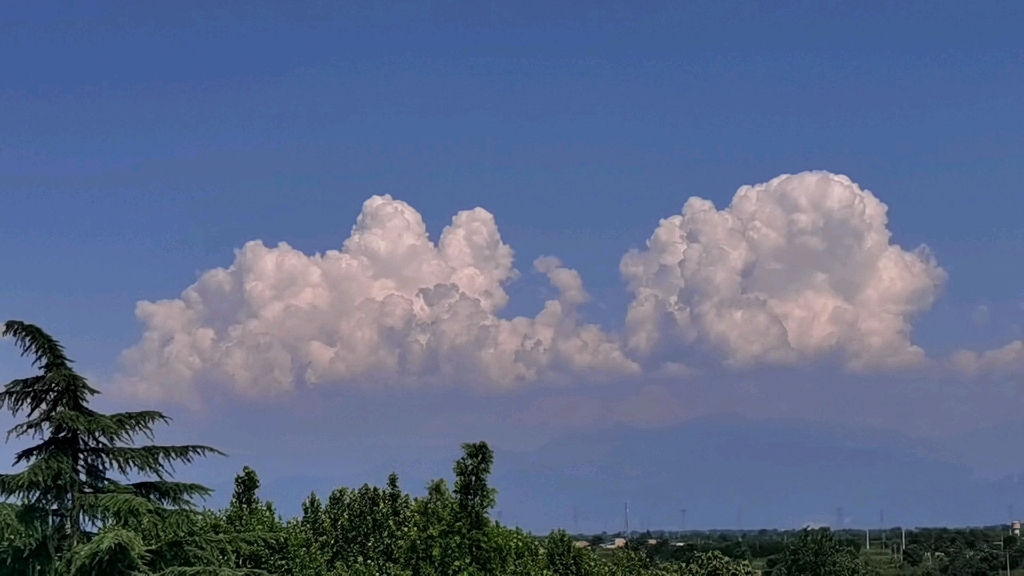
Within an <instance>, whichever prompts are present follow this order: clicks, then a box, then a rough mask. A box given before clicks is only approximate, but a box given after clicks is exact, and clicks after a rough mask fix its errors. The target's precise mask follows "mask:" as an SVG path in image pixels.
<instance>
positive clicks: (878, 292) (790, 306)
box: [620, 172, 946, 370]
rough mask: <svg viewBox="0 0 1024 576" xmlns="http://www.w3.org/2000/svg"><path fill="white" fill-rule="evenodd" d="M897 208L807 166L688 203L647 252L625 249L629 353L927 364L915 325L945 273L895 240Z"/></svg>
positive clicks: (861, 366)
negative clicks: (721, 201)
mask: <svg viewBox="0 0 1024 576" xmlns="http://www.w3.org/2000/svg"><path fill="white" fill-rule="evenodd" d="M886 211H887V207H886V205H885V204H883V203H882V202H880V201H879V200H878V199H877V198H876V197H875V196H874V195H873V194H871V192H869V191H867V190H862V189H861V188H860V187H859V186H857V185H856V184H854V183H853V182H851V181H850V180H849V179H848V178H846V177H845V176H839V175H835V174H830V173H827V172H805V173H801V174H797V175H784V176H779V177H778V178H775V179H773V180H771V181H770V182H767V183H765V184H759V185H757V186H744V187H742V188H740V189H739V190H738V191H737V192H736V195H735V196H734V197H733V199H732V202H731V204H730V205H729V206H728V207H726V208H724V209H722V210H718V209H716V208H715V206H714V205H713V204H712V203H711V202H710V201H708V200H705V199H701V198H696V197H694V198H690V199H689V200H688V201H687V202H686V204H685V206H684V207H683V211H682V214H680V215H676V216H672V217H670V218H666V219H664V220H662V221H661V223H660V225H659V226H658V228H657V229H656V230H655V232H654V234H653V235H652V236H651V238H650V240H648V241H647V248H646V249H645V250H635V251H631V252H630V253H628V254H626V255H625V256H624V257H623V258H622V261H621V264H620V269H621V272H622V275H623V277H624V278H625V279H626V281H627V282H628V284H629V289H630V290H631V291H632V292H633V294H634V299H633V301H632V303H631V304H630V305H629V309H628V312H627V318H626V329H627V339H628V349H629V351H630V352H631V353H632V354H635V355H636V356H638V357H649V358H656V357H663V356H664V355H668V356H669V357H671V356H672V354H673V353H674V352H676V351H679V350H681V349H693V348H704V349H711V350H714V351H715V352H717V353H718V354H719V355H721V357H722V358H723V359H724V361H725V362H726V363H727V364H730V365H734V366H745V365H751V364H757V363H768V364H793V363H797V362H801V361H807V360H810V359H814V358H820V357H825V356H837V357H838V358H840V359H841V361H842V362H843V363H844V364H845V365H846V366H847V367H848V368H850V369H854V370H867V369H876V368H895V367H905V366H913V365H916V364H919V363H920V362H921V361H922V360H923V359H924V358H925V355H924V351H923V350H922V349H921V348H920V347H918V346H916V345H914V344H913V343H912V342H911V339H910V331H911V324H910V322H911V319H912V318H913V317H914V315H915V314H918V313H920V312H922V311H924V310H926V309H927V308H928V307H929V306H930V305H931V304H932V302H933V301H934V299H935V298H936V296H937V294H938V292H939V290H940V287H941V285H942V284H943V282H944V280H945V277H946V275H945V272H944V271H943V270H942V269H941V268H940V267H939V266H938V264H937V263H936V262H935V259H934V258H933V257H932V256H931V255H930V254H929V252H928V251H927V249H926V248H925V247H923V246H922V247H920V248H918V249H916V250H914V251H907V250H904V249H902V248H901V247H899V246H897V245H894V244H891V243H890V236H891V234H890V232H889V230H888V228H887V224H888V221H887V217H886Z"/></svg>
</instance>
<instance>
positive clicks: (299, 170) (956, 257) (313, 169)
mask: <svg viewBox="0 0 1024 576" xmlns="http://www.w3.org/2000/svg"><path fill="white" fill-rule="evenodd" d="M209 4H210V3H206V2H175V3H165V4H162V5H155V3H150V4H147V5H145V6H144V7H143V6H140V7H129V6H124V5H122V3H114V2H67V3H60V4H59V5H58V4H57V3H54V4H53V5H51V6H50V7H48V8H46V7H41V6H39V5H38V4H37V3H32V2H19V3H13V4H10V5H8V6H7V7H5V8H4V9H3V11H2V12H0V28H2V30H3V34H0V53H2V54H4V58H3V60H4V65H3V69H2V72H0V202H2V204H0V206H2V209H0V218H2V223H0V246H2V247H3V271H4V272H3V276H2V279H0V311H2V316H3V317H5V318H18V319H24V320H27V321H30V322H34V323H37V324H40V325H41V326H43V327H45V328H46V329H48V330H49V331H51V332H52V333H54V334H55V335H56V336H58V337H59V338H61V339H62V341H63V342H64V343H65V344H66V345H67V347H68V348H69V350H70V353H71V355H72V356H73V357H74V358H76V359H78V361H79V364H80V366H81V367H82V369H83V370H84V371H85V372H86V373H88V374H90V375H92V376H93V377H94V379H95V380H96V381H97V382H98V383H99V384H100V385H101V386H102V385H103V383H104V382H106V381H107V380H109V379H110V378H111V377H112V375H113V374H114V373H115V372H116V371H117V358H118V355H119V354H120V352H121V351H122V350H124V349H126V348H128V347H130V346H132V345H133V344H135V343H136V342H138V341H139V338H140V336H141V334H142V330H143V328H142V326H141V325H140V324H139V322H138V321H137V320H136V318H135V315H134V309H135V304H136V302H138V301H141V300H150V301H153V300H159V299H164V298H177V297H178V295H179V294H180V293H181V291H182V290H184V289H185V288H186V287H188V286H189V285H190V284H192V283H193V282H195V281H196V279H197V277H198V276H199V274H201V273H202V272H203V271H206V270H208V269H211V268H215V267H227V266H228V265H230V264H231V263H232V261H233V259H234V255H233V250H236V249H238V248H240V247H241V246H242V245H243V244H244V243H245V242H247V241H250V240H253V239H260V240H263V241H264V242H265V243H266V244H267V245H273V244H276V243H277V242H279V241H286V242H288V243H289V244H291V245H292V246H294V247H296V248H298V249H299V250H302V251H304V252H306V253H309V254H311V253H314V252H323V251H325V250H328V249H333V248H340V246H341V242H342V241H343V240H344V239H345V238H347V237H348V235H349V232H350V229H351V227H352V225H353V223H354V222H355V218H356V216H357V215H358V214H359V211H360V208H361V205H362V203H363V201H364V200H366V199H367V198H368V197H370V196H371V195H374V194H391V195H393V196H394V197H395V198H397V199H401V200H404V201H406V202H408V203H409V204H410V205H411V206H413V207H414V208H415V209H416V210H418V211H419V212H420V213H421V214H422V215H423V218H424V220H425V222H426V225H427V228H428V230H429V231H430V233H431V238H432V239H434V240H436V239H437V235H438V234H439V233H440V231H441V229H442V228H443V227H444V226H445V225H447V224H448V223H449V222H450V220H451V217H452V216H453V215H454V214H455V213H456V212H458V211H459V210H463V209H469V208H473V207H476V206H480V207H483V208H485V209H486V210H488V211H489V212H491V213H493V214H494V215H495V218H496V220H497V226H498V229H499V230H500V232H501V235H502V239H503V240H504V241H505V242H506V243H507V244H508V245H510V246H511V247H512V248H513V249H514V250H515V257H516V267H517V269H519V270H520V271H522V272H524V274H523V275H522V277H521V278H519V279H518V280H516V281H514V282H512V283H510V284H508V285H507V287H506V290H507V291H508V293H509V295H510V303H509V305H508V307H506V308H505V309H504V310H502V311H501V313H500V315H501V316H502V317H506V318H510V317H512V316H514V315H526V316H533V315H535V314H536V313H537V312H538V310H540V308H541V306H542V305H543V302H544V300H545V299H547V298H550V297H551V290H550V289H549V288H547V285H546V283H545V282H544V281H543V278H542V277H541V275H538V274H531V273H529V269H530V268H529V266H530V263H531V262H532V261H533V260H534V259H535V258H537V257H538V256H541V255H548V254H554V255H556V256H558V257H559V258H561V259H562V260H563V262H564V264H565V266H567V267H570V268H573V269H575V270H577V271H578V272H579V273H580V275H581V277H582V279H583V282H584V284H585V286H586V288H587V290H588V292H589V293H590V294H591V295H592V297H593V298H592V300H591V301H590V302H589V303H587V304H586V306H585V307H584V313H585V315H586V317H587V319H588V320H590V321H592V322H596V323H598V324H600V325H601V326H603V327H604V328H605V329H606V330H609V331H613V332H614V331H617V330H620V329H621V328H622V326H623V320H624V318H625V310H626V306H627V305H628V303H629V302H630V300H631V298H632V296H631V294H630V293H629V292H628V291H627V289H626V283H625V282H624V281H623V279H622V277H621V276H620V273H619V260H620V258H621V257H622V255H623V254H625V253H626V252H627V251H628V250H629V249H631V248H639V247H643V246H644V242H645V241H646V240H647V238H648V237H649V236H650V235H651V233H652V231H653V230H654V228H655V227H656V226H657V225H658V222H659V220H660V219H662V218H666V217H668V216H670V215H673V214H678V213H679V211H680V209H681V207H682V205H683V204H684V202H685V201H686V199H687V198H689V197H690V196H701V197H703V198H707V199H710V200H712V201H713V202H714V203H715V205H716V206H717V207H718V208H723V207H725V206H727V205H728V203H729V201H730V199H731V198H732V195H733V194H734V193H735V192H736V190H737V189H738V188H739V187H740V186H743V185H747V184H757V183H761V182H766V181H768V180H770V179H772V178H774V177H775V176H778V175H780V174H786V173H797V172H801V171H805V170H827V171H830V172H834V173H840V174H845V175H847V176H849V177H850V178H851V179H852V180H853V181H854V182H856V183H858V184H859V185H860V186H861V187H863V188H865V189H869V190H871V191H872V192H873V193H874V194H875V195H876V196H878V198H879V199H880V200H882V201H883V202H884V203H886V204H887V205H888V207H889V213H888V214H889V224H888V227H889V230H891V231H892V233H893V242H894V243H897V244H900V245H901V246H904V247H905V248H908V249H912V248H914V247H916V246H918V245H919V244H922V243H924V244H927V245H928V246H929V247H930V248H931V249H932V251H933V252H934V254H935V256H936V258H937V260H938V263H939V265H941V266H942V268H943V269H945V270H946V272H947V273H948V275H949V277H948V280H947V281H946V282H945V284H944V285H943V288H942V291H941V295H940V297H939V299H938V300H937V301H936V302H935V304H934V305H932V306H931V307H930V309H929V310H928V311H927V312H926V313H925V314H923V315H922V316H920V317H919V318H917V319H916V320H915V321H914V327H915V329H914V332H913V341H914V342H915V343H917V344H919V345H921V346H922V347H923V348H924V349H925V350H927V352H928V354H929V356H932V357H935V358H941V357H944V356H945V355H946V354H948V353H949V352H951V351H953V350H955V349H958V348H970V349H977V350H983V349H992V348H997V347H999V346H1002V345H1004V344H1006V343H1008V342H1010V341H1011V340H1014V339H1016V338H1020V337H1021V334H1022V328H1021V327H1022V325H1024V290H1022V284H1024V227H1022V225H1021V223H1020V215H1021V214H1022V213H1024V107H1022V106H1021V94H1024V43H1022V41H1021V38H1020V29H1021V26H1022V25H1024V4H1022V3H1020V2H995V1H993V2H982V3H974V4H970V5H967V4H964V3H953V2H923V1H922V2H918V1H908V2H875V1H858V2H839V1H827V2H784V3H782V2H780V3H731V2H690V3H656V2H644V3H639V2H631V3H613V2H593V3H587V5H586V7H583V6H582V5H579V4H570V3H558V2H555V3H552V2H518V3H505V4H501V3H489V2H433V3H430V2H422V3H408V4H400V3H397V2H394V3H376V4H370V3H339V4H346V5H347V6H348V7H346V8H338V7H336V6H334V3H324V4H321V5H313V4H310V5H308V6H306V7H284V6H282V5H281V4H282V3H248V4H247V5H246V6H245V7H242V6H240V5H238V6H233V7H229V8H216V9H214V8H210V7H209ZM684 4H685V6H683V5H684ZM979 306H985V307H986V310H987V315H982V314H979V312H978V310H979ZM826 364H827V363H826ZM24 370H25V365H24V363H23V362H20V361H18V360H17V358H16V356H15V355H14V353H13V352H12V350H10V347H7V349H4V350H2V351H0V376H2V377H3V379H4V380H5V381H6V380H8V379H10V378H13V377H15V376H17V375H20V374H22V373H24ZM1008 378H1009V380H1006V381H1000V382H998V383H992V382H991V381H986V383H982V384H979V383H978V382H976V381H968V380H966V379H960V378H958V377H956V376H951V375H948V374H943V375H939V376H934V375H932V376H927V377H922V376H915V377H910V378H908V377H905V376H894V375H887V374H872V375H870V376H857V375H849V374H845V373H843V372H842V371H841V370H839V369H838V368H836V367H833V366H830V365H820V364H814V365H812V366H801V367H797V368H786V369H778V368H772V369H767V368H766V369H764V370H755V371H753V372H743V373H742V374H734V373H731V372H728V371H725V372H723V373H721V374H717V375H716V376H715V377H713V378H710V379H708V378H705V379H698V380H697V381H686V382H669V383H665V382H660V383H659V384H658V385H659V386H663V387H662V388H659V390H661V391H667V392H668V394H669V395H670V396H671V397H672V398H674V399H675V400H676V401H678V402H679V403H680V405H681V406H684V407H685V409H684V411H685V412H686V413H688V414H693V415H697V414H700V415H710V414H715V413H718V412H732V411H737V412H740V413H742V414H744V415H746V416H750V417H755V418H775V417H787V418H801V419H809V420H818V421H825V422H829V423H839V422H842V423H845V424H850V425H856V426H867V427H875V428H885V429H895V430H899V431H901V432H905V433H908V434H913V435H924V436H942V435H950V434H959V433H965V432H968V431H970V430H973V429H977V428H983V427H985V426H989V425H997V424H1003V423H1007V422H1013V421H1016V420H1019V419H1020V417H1019V414H1020V413H1021V410H1024V392H1022V391H1021V390H1020V389H1019V388H1017V387H1016V384H1015V383H1014V382H1016V378H1017V376H1010V377H1008ZM1008 382H1009V383H1008ZM645 385H646V383H645V382H631V383H629V384H623V385H621V386H614V385H613V386H610V387H608V386H605V387H600V388H593V389H592V388H587V387H578V388H581V389H577V388H572V389H570V390H568V391H566V390H564V389H562V390H558V391H557V392H552V391H550V390H546V389H542V388H541V389H527V390H524V391H520V392H516V393H514V394H511V395H498V396H494V395H488V394H479V393H471V392H465V391H459V390H448V391H445V392H443V393H441V392H438V393H433V392H430V391H429V390H413V391H393V390H390V391H380V392H374V391H365V390H360V391H350V390H342V389H341V388H337V389H332V390H331V391H329V392H325V391H323V390H321V391H317V392H315V393H312V392H311V393H306V392H302V391H300V392H297V393H295V394H292V395H286V396H284V397H277V398H275V399H273V400H263V401H253V400H245V399H240V398H234V397H232V396H230V395H227V396H224V397H220V398H219V399H218V400H217V402H215V403H211V404H209V405H206V406H203V407H202V408H201V409H199V410H190V409H186V408H184V407H182V406H179V405H175V404H166V405H164V406H163V407H165V408H166V409H167V410H168V411H169V412H170V413H171V414H172V415H174V416H175V417H176V418H177V419H178V421H179V427H180V428H183V430H177V431H175V432H173V433H172V434H171V437H172V438H178V437H190V438H198V439H200V440H202V441H204V442H210V443H215V444H218V445H221V446H224V447H225V448H226V449H227V450H228V451H230V452H232V453H233V454H234V455H235V456H233V457H232V459H231V460H230V461H229V462H228V463H226V464H217V465H210V466H209V467H208V468H206V469H203V470H204V471H203V472H202V474H205V475H207V477H209V478H213V477H214V476H216V475H217V474H221V475H224V474H230V472H231V470H234V469H237V468H238V467H240V466H241V464H242V463H243V461H252V462H257V463H258V464H260V465H262V466H264V468H269V470H268V471H267V472H266V473H265V475H267V476H269V477H273V476H275V475H276V476H287V475H288V474H289V473H295V472H296V470H298V469H300V468H301V469H302V470H304V471H305V472H306V473H308V474H310V475H313V476H330V477H332V478H339V479H343V480H344V481H352V482H356V481H358V482H361V481H363V476H360V474H362V472H361V471H362V470H371V469H374V467H375V466H377V465H379V464H380V463H381V462H384V461H386V460H387V459H388V458H390V457H391V456H390V455H394V454H412V453H415V452H416V451H417V450H420V448H421V447H424V446H428V445H429V446H433V447H443V446H446V447H448V448H444V449H441V448H439V449H441V450H442V452H443V451H444V450H448V452H451V451H452V450H454V448H453V447H454V446H456V444H457V442H458V441H462V440H472V439H475V438H476V437H478V436H480V437H486V438H489V439H491V440H492V441H493V442H495V443H496V444H497V445H498V446H501V447H507V448H509V449H519V450H523V449H529V448H532V447H534V446H537V445H539V444H540V443H542V442H543V441H545V440H547V439H550V438H553V437H556V436H557V435H559V434H561V433H563V432H564V431H565V430H567V429H569V428H572V425H571V423H570V424H566V423H565V422H561V421H550V422H549V421H545V420H544V417H543V415H544V414H548V413H549V412H546V411H545V410H543V409H540V410H539V411H538V410H537V407H538V406H544V405H545V402H546V401H548V400H550V398H551V397H553V396H557V398H570V397H571V398H573V399H575V400H574V401H577V402H588V401H594V402H598V403H600V402H619V401H623V399H626V398H629V397H632V396H633V395H636V394H637V393H638V390H640V389H641V388H642V387H643V386H645ZM342 388H343V387H342ZM751 390H756V392H755V393H751V392H750V391H751ZM766 395H767V396H770V397H771V400H770V401H767V400H765V397H766ZM557 398H556V399H555V400H554V401H555V402H556V404H557V402H558V401H560V400H558V399H557ZM122 401H124V402H125V405H133V404H131V402H130V401H126V400H117V401H116V402H115V401H114V400H110V399H107V400H106V402H115V403H117V402H122ZM659 402H660V400H659ZM698 404H699V407H698ZM135 405H137V402H136V404H135ZM524 414H525V416H524ZM538 414H540V415H539V416H538ZM641 420H642V418H641ZM2 422H8V419H7V418H6V417H5V418H4V419H3V420H2ZM523 422H528V424H523ZM586 425H587V426H591V427H600V426H601V425H602V424H601V421H600V419H598V420H595V421H587V422H586ZM572 429H574V430H575V428H572ZM271 431H273V432H271ZM270 437H272V439H271V438H270ZM295 446H303V447H306V448H308V450H305V451H304V450H299V449H296V448H295ZM961 448H962V449H961V452H969V451H971V450H972V448H970V447H968V448H963V447H961ZM321 449H330V450H331V454H332V459H331V461H330V463H325V462H323V461H321V460H322V458H319V457H318V456H317V453H318V452H317V451H318V450H321ZM424 449H425V448H424ZM448 452H444V454H445V456H444V458H447V457H448V456H449V455H450V454H448ZM9 453H10V449H9V448H8V449H6V450H4V451H0V456H4V455H6V454H9ZM424 453H425V452H424ZM961 457H962V454H960V455H959V456H956V455H954V456H949V457H948V459H957V458H961ZM444 458H441V460H440V461H441V462H442V463H443V462H444ZM375 459H376V460H375ZM431 466H433V465H431ZM445 466H446V464H444V465H442V466H441V470H442V472H443V469H444V467H445ZM992 467H994V468H998V469H999V470H1000V471H1001V472H1009V471H1012V466H1011V465H1010V463H1009V462H1002V463H999V464H998V465H997V464H992ZM428 468H430V467H429V466H428ZM435 468H436V467H435ZM430 469H431V470H433V469H434V468H430ZM365 479H367V480H375V481H379V479H374V478H365ZM732 516H733V512H731V511H730V512H729V513H728V514H726V515H725V517H732Z"/></svg>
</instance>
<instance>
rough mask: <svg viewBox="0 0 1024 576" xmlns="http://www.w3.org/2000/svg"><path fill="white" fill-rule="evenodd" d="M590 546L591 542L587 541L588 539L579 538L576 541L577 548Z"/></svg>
mask: <svg viewBox="0 0 1024 576" xmlns="http://www.w3.org/2000/svg"><path fill="white" fill-rule="evenodd" d="M588 546H590V542H587V541H586V540H577V541H576V547H577V548H587V547H588Z"/></svg>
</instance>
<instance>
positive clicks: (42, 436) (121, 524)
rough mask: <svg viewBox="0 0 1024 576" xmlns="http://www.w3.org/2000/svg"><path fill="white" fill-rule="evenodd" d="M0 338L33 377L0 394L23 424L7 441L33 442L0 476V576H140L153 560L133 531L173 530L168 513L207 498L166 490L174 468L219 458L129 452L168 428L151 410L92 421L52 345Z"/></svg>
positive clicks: (17, 334) (177, 487)
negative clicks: (1, 547)
mask: <svg viewBox="0 0 1024 576" xmlns="http://www.w3.org/2000/svg"><path fill="white" fill-rule="evenodd" d="M2 336H3V337H11V338H13V339H14V342H15V344H16V345H17V346H18V347H19V348H20V349H21V353H22V356H26V357H29V358H30V359H31V361H32V365H33V366H34V367H36V368H38V369H39V373H38V374H37V375H35V376H30V377H28V378H21V379H16V380H13V381H12V382H10V383H9V384H7V385H6V386H5V387H4V389H3V391H2V392H0V410H7V411H9V412H10V413H11V414H12V415H13V416H15V417H16V418H17V417H23V418H24V420H23V421H22V422H21V423H20V424H17V425H16V426H14V427H13V428H11V429H10V430H9V431H8V434H7V438H8V440H10V439H11V438H15V439H20V438H28V439H32V440H36V441H37V443H36V444H34V445H32V446H29V447H27V448H25V449H23V450H21V451H19V452H18V453H17V454H16V455H15V457H14V466H15V467H17V466H21V465H24V469H23V470H21V471H20V472H16V473H13V474H0V500H2V501H4V502H5V504H4V505H3V514H2V515H0V516H2V517H3V518H7V519H8V521H6V522H3V528H2V529H0V531H2V532H3V534H0V538H2V539H8V540H9V541H10V542H11V543H12V544H13V546H12V547H10V548H7V547H5V551H4V554H0V563H2V564H3V565H0V573H3V571H4V570H7V571H8V572H9V573H17V574H29V575H31V576H48V575H52V574H57V573H59V572H60V573H63V572H67V571H74V572H78V573H85V572H90V571H92V572H95V573H106V574H113V573H117V571H114V572H111V570H112V568H111V566H113V564H110V563H111V562H113V563H114V564H116V565H117V566H119V567H121V568H118V570H122V569H123V571H124V572H126V573H128V572H130V573H145V572H146V571H145V570H143V565H144V564H145V562H146V561H147V559H149V558H150V554H149V553H150V552H153V551H154V550H148V549H147V548H146V546H145V545H144V544H143V542H142V541H141V539H140V538H141V536H140V532H144V530H135V531H132V529H133V528H137V527H139V526H140V525H144V524H145V525H148V527H149V528H150V529H151V530H150V531H152V527H153V522H160V521H171V520H174V519H175V518H177V519H179V520H180V515H179V516H175V514H174V513H175V512H181V511H190V510H192V509H194V503H193V499H194V498H196V497H205V496H207V495H208V494H209V493H210V490H209V489H208V488H206V487H204V486H202V485H199V484H193V483H187V482H176V481H172V480H170V477H171V473H172V472H173V467H174V464H176V463H183V464H188V463H191V462H192V461H194V460H195V459H196V458H199V457H203V456H207V455H211V454H221V452H219V451H218V450H215V449H213V448H210V447H209V446H197V445H186V446H156V445H137V444H136V440H137V439H139V438H140V437H141V438H144V439H146V440H148V441H152V440H153V427H154V426H155V425H156V424H159V423H167V422H169V419H168V418H167V417H166V416H165V415H164V414H162V413H161V412H158V411H155V410H147V411H139V412H121V413H117V414H102V413H99V412H97V411H95V410H93V409H92V408H90V407H89V402H90V400H91V399H92V398H93V397H94V396H96V395H97V394H98V393H99V392H98V391H97V390H96V389H94V388H92V387H91V386H90V385H89V383H88V382H87V381H86V379H85V378H83V377H82V376H81V375H80V374H78V373H77V372H75V370H74V368H73V367H72V360H71V359H69V358H68V357H67V355H66V354H65V352H64V347H63V346H62V345H61V344H60V343H59V342H57V340H55V339H54V338H53V337H51V336H50V335H49V334H47V333H46V332H44V331H43V330H41V329H40V328H38V327H37V326H34V325H32V324H26V323H24V322H20V321H8V322H6V323H5V324H4V325H3V331H2ZM133 480H134V481H133ZM157 531H158V532H159V531H164V532H165V531H166V530H165V527H164V528H161V529H160V530H157ZM157 552H158V551H157ZM97 555H99V556H97ZM101 556H102V558H101ZM90 566H93V568H89V567H90Z"/></svg>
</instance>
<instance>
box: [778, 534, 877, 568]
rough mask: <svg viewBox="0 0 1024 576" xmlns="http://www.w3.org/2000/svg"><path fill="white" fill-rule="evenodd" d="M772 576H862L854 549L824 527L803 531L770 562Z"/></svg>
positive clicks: (860, 566) (862, 566) (860, 565)
mask: <svg viewBox="0 0 1024 576" xmlns="http://www.w3.org/2000/svg"><path fill="white" fill-rule="evenodd" d="M770 567H771V568H773V571H772V576H863V575H865V574H867V569H866V567H865V566H864V563H863V562H861V560H860V558H859V557H858V556H857V552H856V550H854V549H853V548H850V547H849V546H846V545H844V544H843V543H842V542H840V541H839V540H838V539H837V538H836V535H835V534H834V533H833V532H832V531H831V530H829V529H828V528H820V529H816V530H811V529H805V530H803V531H802V532H801V533H800V536H799V537H798V538H797V539H796V540H795V541H793V542H792V543H790V544H789V546H787V547H786V550H785V552H783V553H782V554H781V556H780V557H778V558H776V559H775V560H774V561H773V562H772V563H771V566H770Z"/></svg>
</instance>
